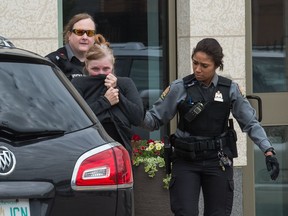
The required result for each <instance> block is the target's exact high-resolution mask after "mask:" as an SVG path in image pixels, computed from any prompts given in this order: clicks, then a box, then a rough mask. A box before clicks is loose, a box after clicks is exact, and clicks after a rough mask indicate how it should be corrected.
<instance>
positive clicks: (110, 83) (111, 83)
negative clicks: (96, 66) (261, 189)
mask: <svg viewBox="0 0 288 216" xmlns="http://www.w3.org/2000/svg"><path fill="white" fill-rule="evenodd" d="M104 85H105V86H106V87H107V89H109V88H110V87H113V88H116V86H117V77H116V76H115V75H113V74H112V73H110V74H108V75H107V76H106V79H105V83H104Z"/></svg>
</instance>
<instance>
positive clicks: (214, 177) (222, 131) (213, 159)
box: [142, 38, 279, 216]
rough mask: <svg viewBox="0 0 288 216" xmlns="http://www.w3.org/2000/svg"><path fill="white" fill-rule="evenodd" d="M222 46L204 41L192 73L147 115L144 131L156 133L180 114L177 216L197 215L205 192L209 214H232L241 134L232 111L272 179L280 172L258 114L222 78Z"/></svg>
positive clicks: (173, 198)
mask: <svg viewBox="0 0 288 216" xmlns="http://www.w3.org/2000/svg"><path fill="white" fill-rule="evenodd" d="M223 56H224V55H223V52H222V47H221V46H220V44H219V43H218V41H217V40H215V39H213V38H205V39H203V40H201V41H200V42H198V44H197V46H196V47H195V48H194V50H193V53H192V64H193V74H190V75H188V76H186V77H184V78H183V79H178V80H175V81H174V82H172V83H171V85H170V86H169V87H168V88H167V89H166V90H165V91H164V92H163V93H162V95H161V97H160V98H159V99H158V100H157V101H156V102H155V104H154V106H153V108H152V109H150V110H149V111H147V112H146V115H145V119H144V121H143V125H142V127H144V128H146V129H148V130H157V129H159V127H160V126H161V125H163V124H165V123H167V122H168V121H170V120H171V119H172V118H173V117H174V116H175V115H176V114H177V113H179V117H180V118H179V122H178V126H177V130H176V132H175V134H173V135H171V136H170V142H171V143H172V146H173V147H174V148H173V149H174V151H173V155H172V178H171V182H170V188H169V190H170V203H171V210H172V212H173V213H174V214H175V216H198V214H199V210H198V203H199V194H200V190H201V189H202V191H203V197H204V216H228V215H231V211H232V206H233V189H234V182H233V158H235V157H237V148H236V140H237V136H236V133H235V130H234V129H233V121H231V119H229V116H230V113H232V115H233V117H234V118H235V119H236V120H237V122H238V124H239V126H240V128H241V129H242V131H243V132H246V133H247V134H248V135H249V137H250V138H251V139H252V141H253V142H254V143H255V144H256V145H257V146H258V147H259V148H260V149H261V150H262V151H263V153H264V156H265V158H266V165H267V169H268V171H270V175H271V178H272V179H273V180H275V179H276V178H277V177H278V174H279V164H278V161H277V159H276V157H275V151H274V149H273V147H272V146H271V143H270V141H269V140H268V138H267V135H266V133H265V131H264V129H263V128H262V127H261V125H260V124H259V122H258V120H257V118H256V112H255V110H254V109H253V108H252V107H251V105H250V103H249V102H248V100H247V99H246V98H245V97H244V96H243V95H242V93H241V91H240V90H239V87H238V85H237V84H236V83H235V82H233V81H231V80H230V79H228V78H225V77H222V76H219V75H217V73H216V69H220V70H223Z"/></svg>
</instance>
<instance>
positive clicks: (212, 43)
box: [191, 38, 224, 70]
mask: <svg viewBox="0 0 288 216" xmlns="http://www.w3.org/2000/svg"><path fill="white" fill-rule="evenodd" d="M197 52H204V53H206V54H207V55H209V56H211V58H212V59H213V61H214V62H215V66H216V67H219V69H220V70H223V68H224V65H223V57H224V54H223V49H222V47H221V46H220V44H219V43H218V41H217V40H216V39H214V38H204V39H203V40H201V41H199V42H198V43H197V45H196V47H195V48H194V49H193V53H192V56H191V57H192V58H193V56H194V55H195V53H197Z"/></svg>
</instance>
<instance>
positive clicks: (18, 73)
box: [0, 62, 92, 132]
mask: <svg viewBox="0 0 288 216" xmlns="http://www.w3.org/2000/svg"><path fill="white" fill-rule="evenodd" d="M0 76H1V79H0V126H2V127H8V128H10V129H13V130H16V131H22V132H25V131H34V130H35V131H45V130H48V131H51V130H61V131H65V132H72V131H76V130H80V129H83V128H86V127H88V126H89V125H91V124H92V122H91V120H90V119H89V118H88V116H87V115H86V113H85V112H84V111H83V110H82V109H81V107H80V106H79V105H78V103H77V102H76V101H75V99H74V98H73V97H72V95H71V94H70V93H69V91H68V90H67V89H66V88H65V86H64V85H63V84H62V82H61V81H60V80H59V78H58V77H57V76H56V74H55V73H54V71H53V70H52V68H51V67H50V66H48V65H41V64H30V63H15V62H1V63H0Z"/></svg>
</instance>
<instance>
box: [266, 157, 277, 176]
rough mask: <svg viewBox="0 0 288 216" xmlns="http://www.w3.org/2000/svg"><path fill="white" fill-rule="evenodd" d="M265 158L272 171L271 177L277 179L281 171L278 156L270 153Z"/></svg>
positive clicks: (268, 168)
mask: <svg viewBox="0 0 288 216" xmlns="http://www.w3.org/2000/svg"><path fill="white" fill-rule="evenodd" d="M265 160H266V166H267V170H268V171H269V172H270V176H271V179H272V180H276V179H277V177H278V175H279V172H280V170H279V163H278V160H277V158H276V157H275V156H274V155H269V156H266V158H265Z"/></svg>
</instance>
